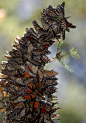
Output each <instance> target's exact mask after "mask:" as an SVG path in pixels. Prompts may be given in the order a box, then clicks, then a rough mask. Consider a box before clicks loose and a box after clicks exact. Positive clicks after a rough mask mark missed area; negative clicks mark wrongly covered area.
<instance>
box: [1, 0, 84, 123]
mask: <svg viewBox="0 0 86 123" xmlns="http://www.w3.org/2000/svg"><path fill="white" fill-rule="evenodd" d="M62 2H63V0H0V63H1V61H4V60H6V59H5V58H4V57H3V54H5V53H6V50H7V51H10V50H11V49H12V48H11V44H12V43H14V39H15V37H16V35H18V36H20V37H22V35H23V34H24V33H25V28H26V27H33V25H32V21H33V20H36V21H37V22H38V23H40V20H39V17H38V15H39V16H40V13H41V12H42V10H43V9H45V8H46V7H48V5H52V6H53V7H56V6H57V5H58V4H61V3H62ZM64 2H65V15H66V17H68V16H71V18H69V21H70V22H72V23H74V24H75V25H76V26H77V28H76V29H71V30H70V33H69V32H66V38H65V41H64V45H63V46H62V50H63V51H64V52H68V51H69V50H70V49H71V48H72V47H76V48H77V49H78V53H79V55H80V57H81V58H80V60H76V59H73V58H72V57H71V56H69V57H66V58H64V62H65V63H66V64H67V65H71V67H72V69H73V70H74V73H70V72H69V71H67V70H66V69H65V68H64V67H63V66H62V65H61V64H60V63H59V62H57V61H53V62H52V63H50V64H48V65H46V68H47V69H54V70H55V71H57V72H58V73H59V75H58V83H59V84H58V86H57V87H58V92H57V94H56V95H57V96H58V102H59V104H58V106H59V107H60V108H61V110H59V111H58V113H60V119H61V121H60V122H61V123H86V0H64ZM56 48H57V46H56V43H55V44H53V46H51V48H50V50H51V51H52V53H51V55H50V57H53V56H55V54H56ZM2 116H3V114H2V113H0V123H2Z"/></svg>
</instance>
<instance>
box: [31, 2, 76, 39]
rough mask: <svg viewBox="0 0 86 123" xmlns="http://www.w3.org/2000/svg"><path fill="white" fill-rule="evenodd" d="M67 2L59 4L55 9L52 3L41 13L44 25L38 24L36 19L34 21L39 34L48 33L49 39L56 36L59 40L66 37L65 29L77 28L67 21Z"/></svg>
mask: <svg viewBox="0 0 86 123" xmlns="http://www.w3.org/2000/svg"><path fill="white" fill-rule="evenodd" d="M64 6H65V2H63V3H62V4H61V5H58V6H57V8H56V9H54V8H53V7H52V6H51V5H49V7H48V8H47V9H46V10H45V9H44V10H43V13H41V16H42V18H41V24H42V27H40V26H39V25H38V23H37V22H36V21H33V25H34V27H35V29H36V31H37V32H38V34H41V33H42V34H44V35H47V39H50V38H56V39H57V40H58V39H59V38H60V37H62V39H63V40H64V39H65V30H66V31H68V32H69V31H70V30H69V27H70V28H76V26H75V25H73V24H72V23H70V22H68V21H67V18H69V17H65V12H64Z"/></svg>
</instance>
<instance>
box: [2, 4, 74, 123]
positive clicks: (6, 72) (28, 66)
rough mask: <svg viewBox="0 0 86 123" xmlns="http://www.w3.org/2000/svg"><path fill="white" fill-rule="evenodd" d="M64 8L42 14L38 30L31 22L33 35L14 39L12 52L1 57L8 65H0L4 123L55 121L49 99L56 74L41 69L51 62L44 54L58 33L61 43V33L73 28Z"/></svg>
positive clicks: (47, 52) (53, 88) (62, 5)
mask: <svg viewBox="0 0 86 123" xmlns="http://www.w3.org/2000/svg"><path fill="white" fill-rule="evenodd" d="M64 5H65V3H64V2H63V3H62V4H61V5H58V6H57V9H53V8H52V6H49V7H48V8H47V9H46V10H43V13H41V15H42V18H41V23H42V27H40V26H39V25H38V23H37V22H36V21H33V25H34V27H35V30H36V32H35V31H34V29H33V28H30V29H28V28H26V34H25V35H24V36H23V37H22V38H19V37H16V39H15V45H12V47H13V49H12V51H9V52H8V51H7V54H6V55H4V57H5V58H7V60H8V61H7V62H5V61H3V62H2V64H1V74H0V76H1V81H0V86H1V87H2V88H3V89H4V91H5V94H4V93H3V92H2V95H3V97H2V99H1V100H0V102H2V103H3V108H2V109H1V111H4V110H5V111H6V117H5V121H6V123H54V121H53V119H54V118H58V115H56V114H55V111H56V110H58V109H59V107H58V108H57V107H55V104H57V97H55V96H53V93H55V92H56V91H57V88H56V85H57V84H58V83H57V77H56V75H57V74H58V73H57V72H55V71H53V70H44V66H45V64H46V63H48V62H51V59H50V58H48V56H47V54H50V51H49V50H48V48H49V47H50V46H51V45H52V44H53V43H54V41H53V40H52V39H53V38H56V39H59V38H60V37H61V33H62V37H63V39H65V30H67V31H69V28H68V27H72V28H75V26H74V25H72V24H71V23H69V22H68V21H67V19H66V18H65V17H64ZM55 101H56V102H55Z"/></svg>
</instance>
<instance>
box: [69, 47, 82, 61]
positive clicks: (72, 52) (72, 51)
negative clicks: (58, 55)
mask: <svg viewBox="0 0 86 123" xmlns="http://www.w3.org/2000/svg"><path fill="white" fill-rule="evenodd" d="M69 53H70V55H71V56H72V57H73V58H76V59H80V56H79V54H78V53H77V48H76V47H73V48H72V49H70V52H69Z"/></svg>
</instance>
